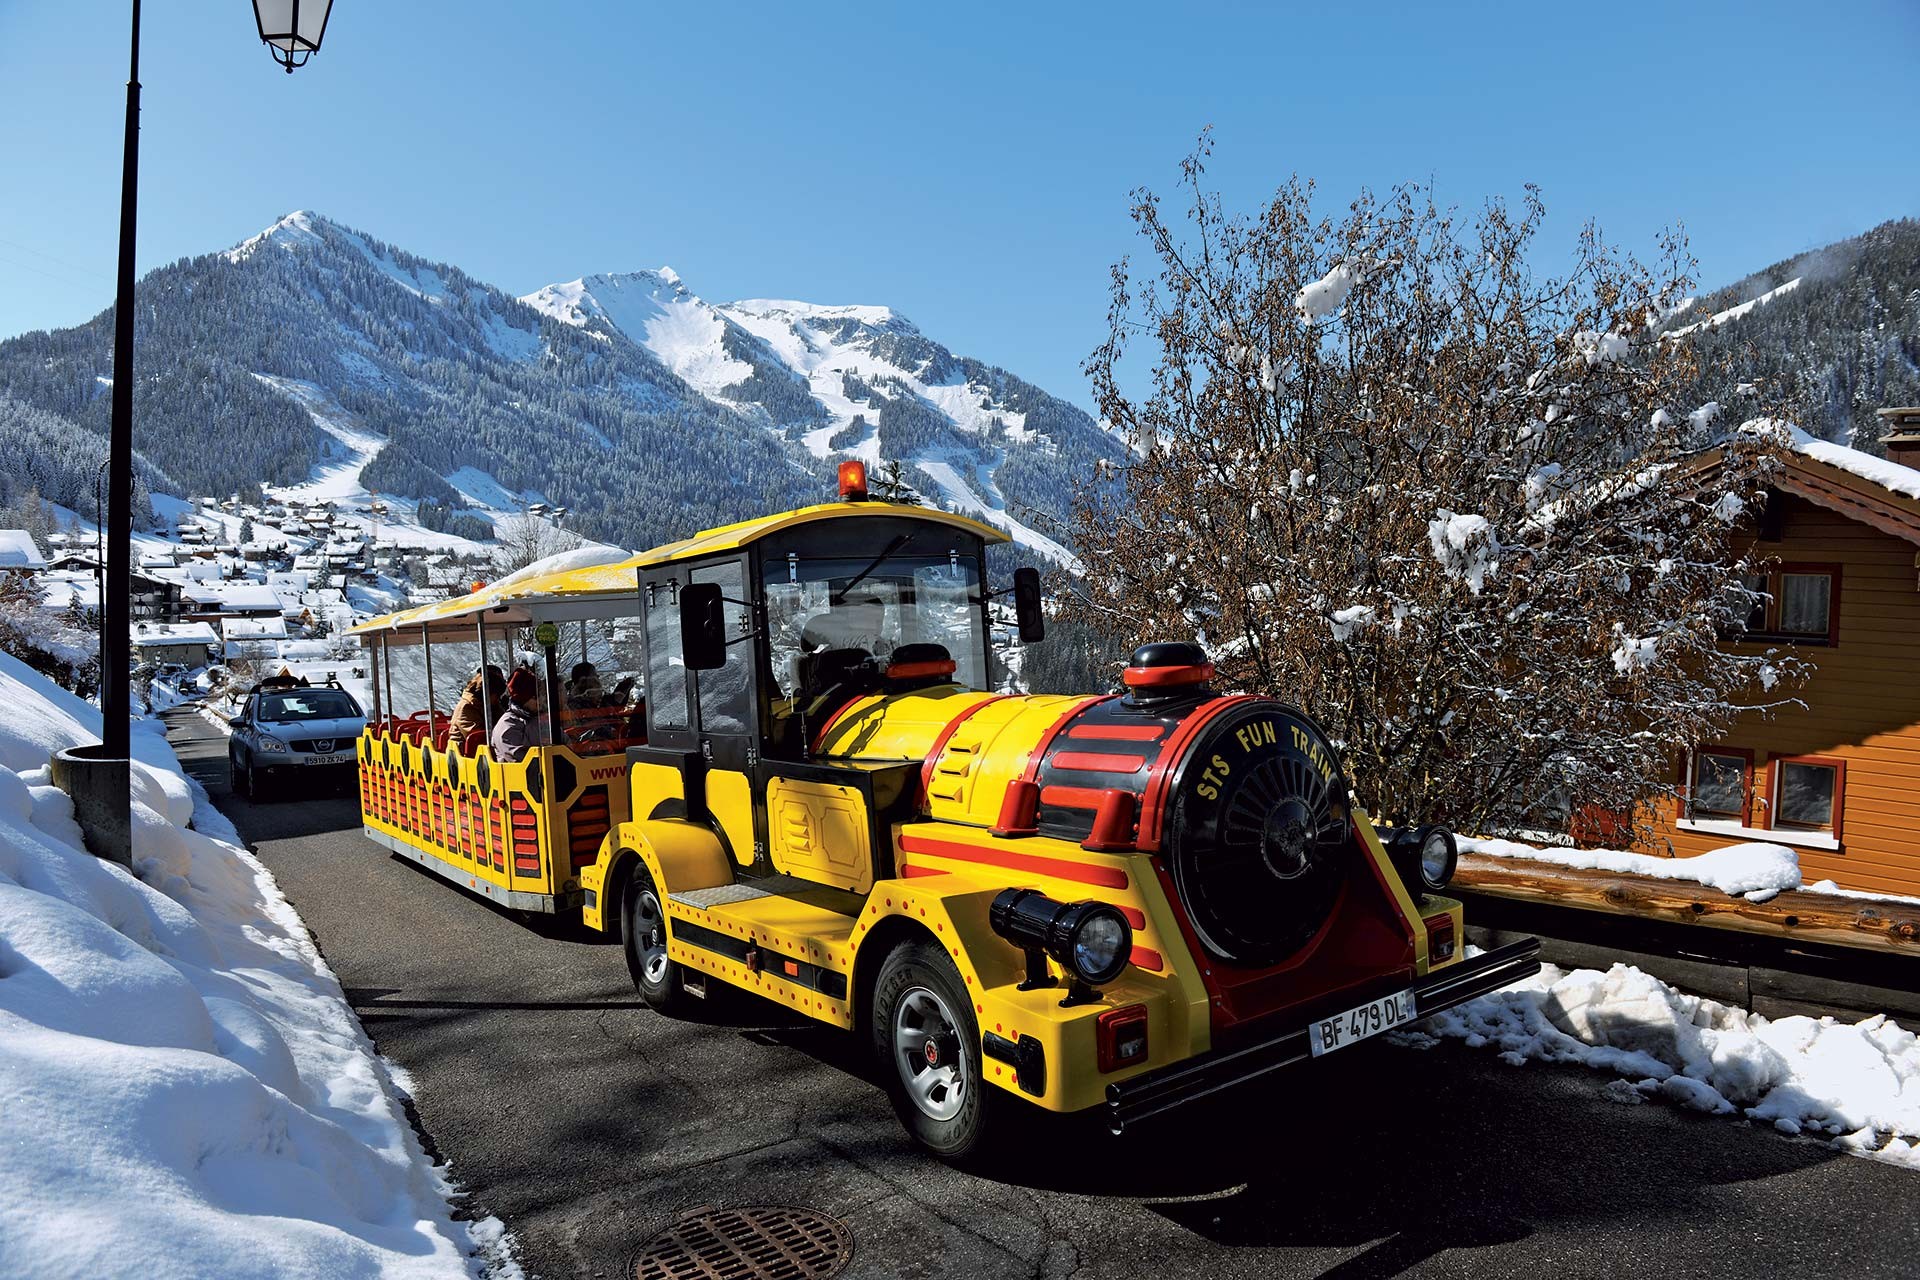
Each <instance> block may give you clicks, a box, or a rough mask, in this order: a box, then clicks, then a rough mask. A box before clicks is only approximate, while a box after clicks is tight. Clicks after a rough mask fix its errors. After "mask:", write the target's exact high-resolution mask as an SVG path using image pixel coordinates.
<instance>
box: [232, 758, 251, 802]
mask: <svg viewBox="0 0 1920 1280" xmlns="http://www.w3.org/2000/svg"><path fill="white" fill-rule="evenodd" d="M252 783H253V778H252V777H251V771H250V770H247V769H244V768H242V767H241V765H240V752H239V751H238V750H237V749H235V748H233V747H229V748H227V786H228V789H229V790H231V791H232V792H233V793H234V794H235V795H237V796H244V797H246V798H247V799H249V800H251V799H253V790H252Z"/></svg>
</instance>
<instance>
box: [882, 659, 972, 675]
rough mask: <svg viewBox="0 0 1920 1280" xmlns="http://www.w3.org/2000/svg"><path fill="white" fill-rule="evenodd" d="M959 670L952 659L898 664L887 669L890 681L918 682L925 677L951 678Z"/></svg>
mask: <svg viewBox="0 0 1920 1280" xmlns="http://www.w3.org/2000/svg"><path fill="white" fill-rule="evenodd" d="M957 669H958V668H956V667H955V666H954V663H953V659H952V658H946V659H943V660H936V661H929V662H896V663H894V664H893V665H892V666H890V667H888V668H887V675H886V678H887V679H889V680H918V679H920V678H922V677H923V676H950V675H952V674H953V673H954V672H955V671H956V670H957Z"/></svg>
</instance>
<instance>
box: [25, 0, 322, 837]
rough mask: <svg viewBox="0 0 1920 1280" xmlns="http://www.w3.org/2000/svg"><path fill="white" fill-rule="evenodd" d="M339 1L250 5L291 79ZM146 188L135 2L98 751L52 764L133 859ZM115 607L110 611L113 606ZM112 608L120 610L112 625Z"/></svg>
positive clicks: (116, 305) (89, 831)
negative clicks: (136, 430)
mask: <svg viewBox="0 0 1920 1280" xmlns="http://www.w3.org/2000/svg"><path fill="white" fill-rule="evenodd" d="M332 9H333V0H306V2H305V3H304V4H303V3H301V0H254V6H253V16H254V22H255V25H256V26H257V27H258V28H259V31H260V39H261V40H262V41H263V42H264V43H265V44H266V45H267V47H268V48H269V49H270V50H271V51H272V52H273V56H274V60H275V61H276V62H278V63H280V65H282V66H284V67H285V68H286V69H287V73H288V74H289V75H291V74H292V73H293V69H294V68H295V67H299V66H304V65H306V61H307V59H308V58H310V57H312V56H313V55H314V54H316V53H318V52H319V51H320V39H321V37H322V36H323V35H324V34H325V33H326V29H327V17H328V15H329V14H330V13H331V11H332ZM139 189H140V0H133V39H132V44H131V51H130V54H129V57H128V61H127V127H126V144H125V149H124V150H123V151H122V153H121V161H120V270H119V278H118V280H117V282H116V285H115V291H114V299H113V416H112V419H111V421H110V423H109V425H108V428H107V471H108V479H107V509H106V511H105V512H103V513H98V514H100V516H101V522H102V524H103V525H104V526H105V534H106V553H107V554H106V561H107V563H106V575H105V582H104V584H103V585H104V587H105V590H104V591H103V592H102V593H101V598H100V615H101V625H100V739H101V741H100V744H99V745H98V746H86V747H72V748H69V749H67V750H65V751H62V752H59V753H58V754H57V755H56V756H55V758H54V761H53V775H54V782H55V784H56V785H57V786H59V787H60V788H61V789H62V790H63V791H65V792H67V794H68V795H70V796H71V797H72V798H73V808H74V817H75V818H76V819H78V821H79V823H80V828H81V831H82V833H83V834H84V836H85V837H86V841H87V847H88V848H89V849H92V850H93V852H95V853H97V854H99V855H100V856H101V857H103V858H111V859H113V860H115V861H117V862H131V861H132V857H133V850H132V845H131V842H130V839H129V817H130V814H129V804H130V800H129V795H128V784H129V782H130V777H129V774H128V764H127V761H128V758H129V755H130V747H131V743H132V736H131V723H130V720H129V717H130V714H131V711H132V703H133V697H132V688H131V686H130V684H129V682H128V678H127V673H128V668H129V666H130V663H129V658H130V657H131V656H132V650H133V642H132V637H131V635H130V633H129V631H128V622H129V618H128V617H127V616H126V615H127V614H128V611H129V609H130V605H131V602H132V597H133V576H132V557H133V385H134V374H133V319H134V297H133V286H134V277H133V249H134V231H135V227H136V225H137V218H136V217H135V208H136V204H137V201H138V197H139ZM109 601H111V602H112V604H111V605H110V604H109ZM109 608H115V609H116V610H117V612H116V616H115V617H114V620H113V622H112V624H111V625H109V624H108V622H107V616H108V610H109Z"/></svg>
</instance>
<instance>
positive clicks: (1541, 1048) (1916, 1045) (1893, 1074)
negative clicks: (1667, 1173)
mask: <svg viewBox="0 0 1920 1280" xmlns="http://www.w3.org/2000/svg"><path fill="white" fill-rule="evenodd" d="M1428 1034H1431V1035H1437V1036H1445V1037H1448V1038H1451V1039H1457V1040H1464V1041H1465V1042H1466V1043H1467V1044H1468V1045H1470V1046H1473V1047H1476V1048H1477V1047H1481V1046H1486V1045H1491V1046H1493V1047H1494V1048H1496V1049H1498V1050H1499V1051H1500V1057H1501V1059H1502V1060H1503V1061H1506V1062H1509V1063H1512V1064H1513V1065H1514V1066H1519V1065H1521V1064H1522V1063H1525V1062H1528V1061H1538V1062H1569V1063H1579V1064H1581V1065H1583V1066H1587V1067H1592V1068H1594V1069H1596V1070H1600V1071H1608V1072H1612V1073H1613V1074H1614V1075H1616V1076H1618V1077H1619V1079H1618V1080H1616V1081H1614V1082H1613V1083H1612V1084H1610V1085H1608V1087H1607V1089H1606V1090H1605V1092H1606V1096H1607V1097H1609V1098H1611V1099H1613V1100H1615V1101H1619V1102H1627V1103H1637V1102H1640V1101H1643V1100H1644V1099H1646V1098H1651V1097H1658V1098H1665V1099H1667V1100H1669V1101H1672V1102H1677V1103H1679V1104H1680V1105H1681V1106H1684V1107H1690V1108H1693V1109H1694V1110H1697V1111H1706V1112H1711V1113H1716V1114H1724V1115H1734V1114H1740V1115H1745V1116H1747V1117H1749V1118H1750V1119H1754V1120H1761V1121H1766V1122H1768V1123H1770V1124H1772V1125H1773V1126H1774V1127H1775V1128H1777V1129H1779V1130H1780V1131H1781V1132H1783V1133H1803V1132H1805V1133H1816V1134H1824V1135H1828V1136H1829V1137H1831V1138H1832V1140H1833V1142H1834V1145H1836V1146H1838V1147H1841V1148H1842V1149H1844V1150H1847V1151H1850V1152H1853V1153H1855V1154H1859V1155H1869V1156H1873V1157H1875V1158H1877V1159H1882V1160H1887V1161H1890V1162H1892V1163H1895V1164H1902V1165H1906V1166H1908V1167H1910V1168H1913V1169H1914V1170H1916V1171H1920V1040H1917V1039H1916V1038H1915V1036H1914V1034H1913V1033H1912V1032H1910V1031H1906V1030H1904V1029H1902V1028H1901V1027H1900V1026H1899V1025H1898V1024H1897V1023H1894V1022H1891V1021H1889V1020H1888V1019H1887V1018H1886V1017H1885V1016H1884V1015H1876V1016H1875V1017H1871V1018H1868V1019H1866V1020H1865V1021H1863V1022H1857V1023H1852V1024H1847V1023H1842V1022H1838V1021H1836V1020H1835V1019H1833V1018H1806V1017H1791V1018H1778V1019H1769V1018H1766V1017H1763V1016H1762V1015H1760V1014H1757V1013H1747V1012H1745V1011H1744V1010H1741V1009H1736V1008H1733V1007H1731V1006H1729V1005H1724V1004H1720V1003H1718V1002H1716V1001H1713V1000H1706V999H1703V998H1701V997H1699V996H1693V995H1688V994H1687V993H1685V992H1682V991H1676V990H1675V989H1674V988H1672V987H1670V986H1668V985H1667V984H1666V983H1664V982H1661V981H1660V980H1659V979H1657V978H1653V977H1650V976H1648V975H1647V974H1645V973H1643V972H1641V971H1640V970H1639V969H1636V968H1634V967H1633V966H1632V965H1626V964H1616V965H1614V966H1613V967H1612V968H1611V969H1609V970H1607V971H1606V972H1605V973H1601V972H1600V971H1598V970H1596V969H1575V970H1573V971H1572V972H1570V973H1569V972H1566V971H1563V970H1561V969H1558V968H1556V967H1555V966H1553V965H1543V966H1541V970H1540V972H1539V973H1538V974H1537V975H1535V976H1534V977H1532V978H1529V979H1527V980H1526V981H1525V982H1520V983H1516V984H1514V985H1513V986H1511V987H1507V988H1505V989H1504V990H1501V991H1496V992H1494V993H1493V994H1491V995H1486V996H1481V997H1480V998H1479V999H1477V1000H1470V1001H1468V1002H1467V1003H1466V1004H1463V1005H1458V1006H1456V1007H1454V1008H1452V1009H1448V1010H1446V1011H1445V1012H1443V1013H1438V1014H1435V1015H1434V1016H1433V1017H1431V1018H1428V1019H1427V1020H1426V1021H1424V1022H1422V1023H1420V1024H1418V1025H1417V1027H1416V1028H1415V1029H1414V1030H1413V1031H1412V1032H1410V1033H1407V1034H1406V1035H1403V1036H1401V1037H1400V1039H1401V1041H1402V1042H1403V1043H1414V1044H1422V1043H1431V1041H1430V1040H1427V1039H1426V1038H1425V1037H1426V1036H1427V1035H1428Z"/></svg>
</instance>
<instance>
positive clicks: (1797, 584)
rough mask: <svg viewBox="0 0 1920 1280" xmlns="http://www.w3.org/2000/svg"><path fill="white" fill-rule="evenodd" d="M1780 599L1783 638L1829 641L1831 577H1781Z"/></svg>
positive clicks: (1791, 575)
mask: <svg viewBox="0 0 1920 1280" xmlns="http://www.w3.org/2000/svg"><path fill="white" fill-rule="evenodd" d="M1779 596H1780V600H1779V606H1780V625H1779V631H1780V633H1781V634H1782V635H1789V636H1818V637H1820V638H1821V639H1823V640H1824V639H1826V636H1827V627H1828V622H1829V615H1830V614H1831V612H1832V606H1833V576H1832V575H1831V574H1825V573H1782V574H1781V575H1780V592H1779Z"/></svg>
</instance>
